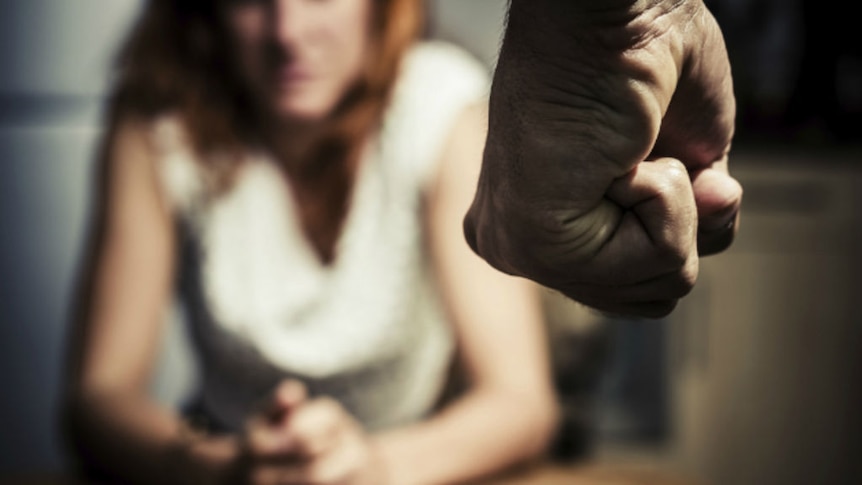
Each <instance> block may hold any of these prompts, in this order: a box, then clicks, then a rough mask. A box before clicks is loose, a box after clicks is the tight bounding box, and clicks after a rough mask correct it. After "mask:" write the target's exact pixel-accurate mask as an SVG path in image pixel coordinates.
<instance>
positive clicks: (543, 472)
mask: <svg viewBox="0 0 862 485" xmlns="http://www.w3.org/2000/svg"><path fill="white" fill-rule="evenodd" d="M0 485H85V484H83V483H82V482H81V481H76V480H74V479H71V478H69V477H63V476H56V475H46V476H40V475H32V476H19V477H3V476H0ZM476 485H704V483H703V482H701V481H697V480H693V479H691V478H690V477H685V476H683V475H681V474H678V473H673V472H669V471H667V470H662V469H661V468H658V467H650V466H641V465H625V464H581V465H564V464H541V465H536V466H532V467H529V468H525V469H521V470H518V471H515V472H509V473H506V474H504V475H503V476H501V477H497V478H492V479H489V480H485V481H482V482H481V483H480V484H476Z"/></svg>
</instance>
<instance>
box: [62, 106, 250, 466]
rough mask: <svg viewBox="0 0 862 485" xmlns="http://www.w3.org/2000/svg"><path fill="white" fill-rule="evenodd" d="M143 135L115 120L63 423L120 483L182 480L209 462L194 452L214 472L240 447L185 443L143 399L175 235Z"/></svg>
mask: <svg viewBox="0 0 862 485" xmlns="http://www.w3.org/2000/svg"><path fill="white" fill-rule="evenodd" d="M146 133H147V132H146V125H145V124H144V123H142V122H136V121H129V120H126V121H124V122H121V123H117V124H116V125H115V126H113V127H112V129H111V131H110V133H109V137H108V138H107V143H106V145H105V149H104V151H103V154H102V157H103V159H102V167H103V172H102V173H101V176H102V177H103V178H102V179H101V181H100V182H101V183H100V184H99V185H100V187H99V189H100V193H99V194H98V200H97V204H98V205H97V207H96V208H97V213H96V214H97V220H96V221H95V222H96V224H95V231H94V234H93V240H92V243H93V244H94V245H93V248H92V254H91V261H89V262H88V266H89V267H88V268H86V270H87V274H86V279H85V281H84V286H85V287H84V288H82V289H83V297H82V298H81V301H79V302H78V304H79V306H80V310H79V314H80V315H79V318H78V321H77V322H75V323H76V326H75V327H74V331H73V334H72V335H71V340H70V346H71V349H70V350H71V355H72V357H73V359H72V363H71V366H70V374H69V380H68V389H67V395H66V401H65V403H64V408H63V413H64V424H65V431H66V433H67V438H68V439H69V444H70V445H71V446H72V448H73V451H74V453H75V455H76V457H77V458H78V459H79V460H80V462H81V465H83V466H84V467H86V468H88V469H90V470H94V471H96V472H97V473H99V474H108V475H109V476H114V477H118V478H122V480H123V481H124V482H134V483H174V482H176V483H181V482H183V481H184V480H183V477H184V475H185V474H186V471H188V470H191V469H196V470H197V469H200V470H204V469H206V468H207V467H203V466H201V467H194V466H188V465H190V464H191V462H192V461H191V460H189V458H191V457H194V458H195V459H197V460H198V461H199V462H200V463H199V464H203V463H204V462H206V463H209V464H211V465H212V468H213V469H215V468H216V464H217V463H227V462H228V461H229V460H230V456H231V455H232V453H233V450H234V449H235V446H234V445H233V444H232V443H230V442H228V441H222V442H217V441H214V440H210V441H206V442H200V444H198V445H196V447H195V448H194V449H193V450H190V449H188V448H185V449H184V448H183V445H184V443H185V440H184V439H183V436H182V426H181V421H180V419H179V418H178V416H177V415H176V414H175V413H173V412H171V411H170V410H168V409H165V408H163V407H161V406H159V405H157V404H156V403H155V402H154V401H153V400H151V399H150V398H149V397H148V396H147V389H148V382H149V378H150V374H151V370H152V368H153V363H154V360H155V356H156V352H157V350H158V343H159V342H160V335H161V333H162V332H163V328H164V325H163V321H164V316H165V314H164V312H165V309H166V308H167V303H168V301H169V296H170V292H171V290H172V281H173V266H174V234H173V223H172V221H171V215H170V211H169V209H168V207H167V203H166V200H165V197H164V195H163V194H162V192H161V188H160V184H159V183H158V177H157V173H156V167H155V163H154V161H155V157H154V155H153V150H152V146H151V143H150V141H149V138H148V137H147V135H146ZM190 451H191V452H192V453H189V452H190ZM181 457H182V458H183V459H184V461H182V460H179V458H181ZM204 478H205V477H203V476H198V477H196V479H195V480H194V481H195V482H197V483H205V481H204Z"/></svg>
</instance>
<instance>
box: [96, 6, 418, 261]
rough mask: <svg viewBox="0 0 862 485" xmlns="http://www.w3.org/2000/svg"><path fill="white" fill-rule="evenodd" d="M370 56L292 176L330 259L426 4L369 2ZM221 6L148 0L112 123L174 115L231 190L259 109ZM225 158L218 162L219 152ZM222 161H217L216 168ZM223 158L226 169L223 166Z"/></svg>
mask: <svg viewBox="0 0 862 485" xmlns="http://www.w3.org/2000/svg"><path fill="white" fill-rule="evenodd" d="M371 1H372V2H373V16H372V26H371V39H370V55H369V56H368V62H367V65H366V66H365V69H364V72H363V73H362V75H361V76H360V78H359V79H358V80H357V81H356V83H355V84H354V85H353V86H351V87H350V88H349V89H348V91H347V92H346V93H345V94H344V96H343V98H342V100H341V101H340V103H339V104H338V105H337V107H336V108H335V110H334V112H333V113H332V114H331V116H330V117H329V119H328V120H327V123H326V128H325V129H324V131H323V134H322V135H321V136H320V137H319V138H318V139H316V140H315V142H314V144H313V148H312V150H311V154H310V156H309V157H308V158H307V159H306V160H304V161H303V163H302V164H301V166H300V167H299V169H298V170H297V169H295V170H293V171H291V173H290V176H291V177H295V178H296V179H297V180H298V181H299V182H301V185H302V186H303V187H305V188H307V192H308V193H311V194H313V197H311V201H310V202H309V203H303V204H300V207H301V209H302V211H303V213H302V214H300V216H301V219H302V221H303V224H304V226H305V230H306V232H307V234H308V236H309V238H310V239H311V241H312V242H313V243H314V246H315V247H316V248H317V249H318V250H319V252H320V255H321V257H322V258H323V260H324V261H330V260H331V259H332V257H333V252H334V245H335V240H336V239H337V237H338V234H339V233H340V229H341V226H342V224H343V221H344V218H345V215H346V213H347V201H348V200H349V196H350V193H351V189H352V182H353V179H354V175H355V172H356V166H357V162H358V159H359V155H360V153H359V151H360V148H361V144H362V142H363V140H364V139H365V138H366V136H367V135H368V134H369V133H370V132H371V131H372V130H373V129H374V128H375V126H376V125H377V123H379V121H380V118H381V117H382V113H383V111H384V109H385V106H386V103H387V101H388V98H389V95H390V92H391V91H392V87H393V85H394V82H395V78H396V76H397V73H398V67H399V64H400V60H401V58H402V57H403V54H404V52H405V51H406V50H407V48H408V47H409V45H410V44H411V43H412V42H413V41H414V40H415V39H416V37H417V36H418V34H419V30H420V28H421V23H422V6H421V0H371ZM218 3H219V2H218V1H213V0H150V1H149V2H148V3H147V4H146V5H145V7H144V10H143V12H142V13H141V16H140V17H139V20H138V23H137V24H136V25H135V26H134V28H133V30H132V32H131V34H130V36H129V38H128V39H127V40H126V43H125V44H124V45H123V47H122V48H121V50H120V52H119V56H118V59H117V64H116V78H115V84H114V88H113V92H112V94H111V99H110V109H109V112H108V116H109V118H110V119H111V120H112V121H116V120H117V119H119V118H121V117H123V116H128V115H132V116H136V117H143V118H145V119H152V118H154V117H155V116H157V115H159V114H162V113H165V112H171V113H174V114H175V115H177V116H178V117H179V118H180V120H181V121H182V122H183V124H184V126H185V128H186V129H187V131H188V134H189V138H190V142H191V144H192V148H193V149H194V151H195V152H196V154H197V155H198V157H197V159H198V160H199V161H200V162H201V163H203V164H205V169H207V170H210V171H212V172H213V175H214V176H213V179H214V180H217V181H218V183H217V185H218V186H219V187H221V189H220V190H226V189H227V187H229V186H230V184H231V182H232V180H233V178H234V174H235V173H236V168H237V167H238V165H239V162H240V161H241V154H242V152H243V149H244V148H245V147H246V146H247V144H248V143H251V141H252V140H253V139H254V136H255V134H256V133H255V129H256V128H255V121H256V120H255V117H254V114H253V113H252V112H251V108H250V106H252V103H251V102H250V100H249V99H247V98H246V96H247V95H246V94H245V93H244V91H243V89H242V88H241V87H240V83H239V82H238V80H237V79H236V76H235V75H234V74H233V69H232V68H231V65H230V61H229V60H228V59H227V58H228V56H226V55H224V54H225V52H227V46H226V44H225V35H224V33H223V31H222V27H221V25H220V21H219V18H218V13H217V5H218ZM216 154H218V155H219V156H218V157H213V155H216ZM214 160H218V162H219V163H218V164H216V163H215V162H214ZM225 160H227V161H228V163H224V162H225Z"/></svg>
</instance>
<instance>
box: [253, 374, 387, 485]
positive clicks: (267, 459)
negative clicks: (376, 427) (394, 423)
mask: <svg viewBox="0 0 862 485" xmlns="http://www.w3.org/2000/svg"><path fill="white" fill-rule="evenodd" d="M244 449H245V453H244V459H243V460H242V461H243V463H242V464H241V465H240V467H241V469H240V470H239V473H238V475H239V477H238V478H239V481H240V482H241V483H248V484H253V485H269V484H273V485H275V484H278V485H291V484H307V483H316V484H345V485H380V484H385V483H386V480H385V478H386V477H385V473H384V470H383V465H382V461H381V460H380V458H379V457H378V456H377V453H376V450H375V448H374V445H373V443H372V441H371V440H370V439H369V438H368V436H367V435H366V434H365V432H364V431H363V429H362V427H361V426H360V425H359V424H358V423H357V422H356V421H355V420H354V419H353V418H352V417H351V416H350V415H349V414H348V413H347V411H345V410H344V408H343V407H341V405H340V404H338V403H337V402H336V401H334V400H332V399H329V398H316V399H309V398H308V397H307V396H306V391H305V388H304V387H303V386H302V384H300V383H299V382H297V381H285V382H283V383H282V384H281V385H279V387H278V388H277V389H276V391H275V393H274V395H273V398H272V401H271V402H270V403H269V406H268V409H266V410H265V411H263V412H261V413H260V414H258V415H257V416H255V417H253V418H252V419H251V420H250V421H249V423H248V425H247V426H246V430H245V447H244Z"/></svg>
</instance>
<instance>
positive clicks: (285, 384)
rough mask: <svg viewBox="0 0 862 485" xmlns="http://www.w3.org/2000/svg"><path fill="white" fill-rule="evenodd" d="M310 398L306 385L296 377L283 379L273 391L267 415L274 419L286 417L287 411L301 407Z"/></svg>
mask: <svg viewBox="0 0 862 485" xmlns="http://www.w3.org/2000/svg"><path fill="white" fill-rule="evenodd" d="M307 398H308V391H307V390H306V388H305V385H304V384H303V383H302V382H300V381H298V380H296V379H285V380H283V381H281V382H280V383H279V384H278V386H277V387H276V388H275V391H273V393H272V399H271V400H270V404H269V407H268V409H267V415H268V417H270V418H271V419H272V420H273V421H278V420H279V419H282V418H285V417H286V416H285V413H286V412H289V411H290V410H292V409H295V408H297V407H299V405H300V404H302V403H303V402H305V400H306V399H307Z"/></svg>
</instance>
